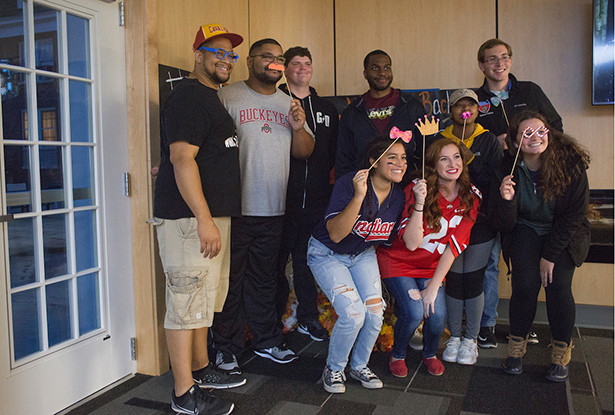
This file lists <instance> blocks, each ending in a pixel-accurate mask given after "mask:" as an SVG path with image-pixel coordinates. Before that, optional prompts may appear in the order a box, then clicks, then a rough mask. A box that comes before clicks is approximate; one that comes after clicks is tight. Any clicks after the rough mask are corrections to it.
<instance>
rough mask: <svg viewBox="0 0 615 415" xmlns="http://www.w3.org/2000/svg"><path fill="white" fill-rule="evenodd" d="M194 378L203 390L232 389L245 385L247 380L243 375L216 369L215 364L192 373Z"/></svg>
mask: <svg viewBox="0 0 615 415" xmlns="http://www.w3.org/2000/svg"><path fill="white" fill-rule="evenodd" d="M192 378H193V379H194V381H195V382H196V384H197V385H199V387H201V388H205V389H207V388H209V389H230V388H236V387H237V386H241V385H245V384H246V378H244V377H243V376H241V375H234V374H233V375H231V374H227V373H223V372H220V371H218V370H216V369H214V365H213V363H211V362H209V364H208V365H207V366H205V367H204V368H203V369H201V370H198V371H196V372H192Z"/></svg>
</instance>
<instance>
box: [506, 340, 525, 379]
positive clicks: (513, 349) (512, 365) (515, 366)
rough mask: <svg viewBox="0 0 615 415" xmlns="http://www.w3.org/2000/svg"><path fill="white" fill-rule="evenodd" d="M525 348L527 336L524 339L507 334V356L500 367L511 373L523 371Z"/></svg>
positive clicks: (516, 373)
mask: <svg viewBox="0 0 615 415" xmlns="http://www.w3.org/2000/svg"><path fill="white" fill-rule="evenodd" d="M526 348H527V336H525V339H524V338H523V337H519V336H513V335H512V334H511V335H510V336H508V357H507V358H506V361H504V364H503V365H502V369H503V370H504V372H506V373H509V374H511V375H520V374H521V373H522V372H523V360H522V358H523V355H525V350H526Z"/></svg>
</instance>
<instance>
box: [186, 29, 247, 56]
mask: <svg viewBox="0 0 615 415" xmlns="http://www.w3.org/2000/svg"><path fill="white" fill-rule="evenodd" d="M216 37H225V38H227V39H228V40H230V41H231V45H232V46H233V47H234V48H236V47H237V46H239V45H241V42H243V37H241V36H240V35H238V34H236V33H230V32H229V31H228V30H226V28H225V27H224V26H222V25H221V24H217V23H212V24H206V25H203V26H201V27H199V31H198V32H196V37H195V38H194V44H193V45H192V50H194V51H196V50H197V49H198V48H199V46H201V45H202V44H203V43H205V42H207V41H208V40H211V39H213V38H216Z"/></svg>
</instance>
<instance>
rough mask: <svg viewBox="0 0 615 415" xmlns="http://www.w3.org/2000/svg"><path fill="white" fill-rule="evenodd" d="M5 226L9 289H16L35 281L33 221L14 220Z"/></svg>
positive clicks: (28, 219)
mask: <svg viewBox="0 0 615 415" xmlns="http://www.w3.org/2000/svg"><path fill="white" fill-rule="evenodd" d="M7 225H8V237H9V264H10V267H9V268H10V272H11V288H17V287H21V286H22V285H26V284H31V283H33V282H35V281H36V256H35V255H34V235H35V233H34V229H35V227H34V219H32V218H26V219H15V220H13V221H11V222H8V223H7Z"/></svg>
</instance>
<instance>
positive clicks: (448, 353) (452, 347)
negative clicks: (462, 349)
mask: <svg viewBox="0 0 615 415" xmlns="http://www.w3.org/2000/svg"><path fill="white" fill-rule="evenodd" d="M460 345H461V337H451V338H450V339H449V340H448V341H447V342H446V350H444V353H442V360H444V361H445V362H451V363H455V362H456V361H457V355H458V354H459V346H460Z"/></svg>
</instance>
